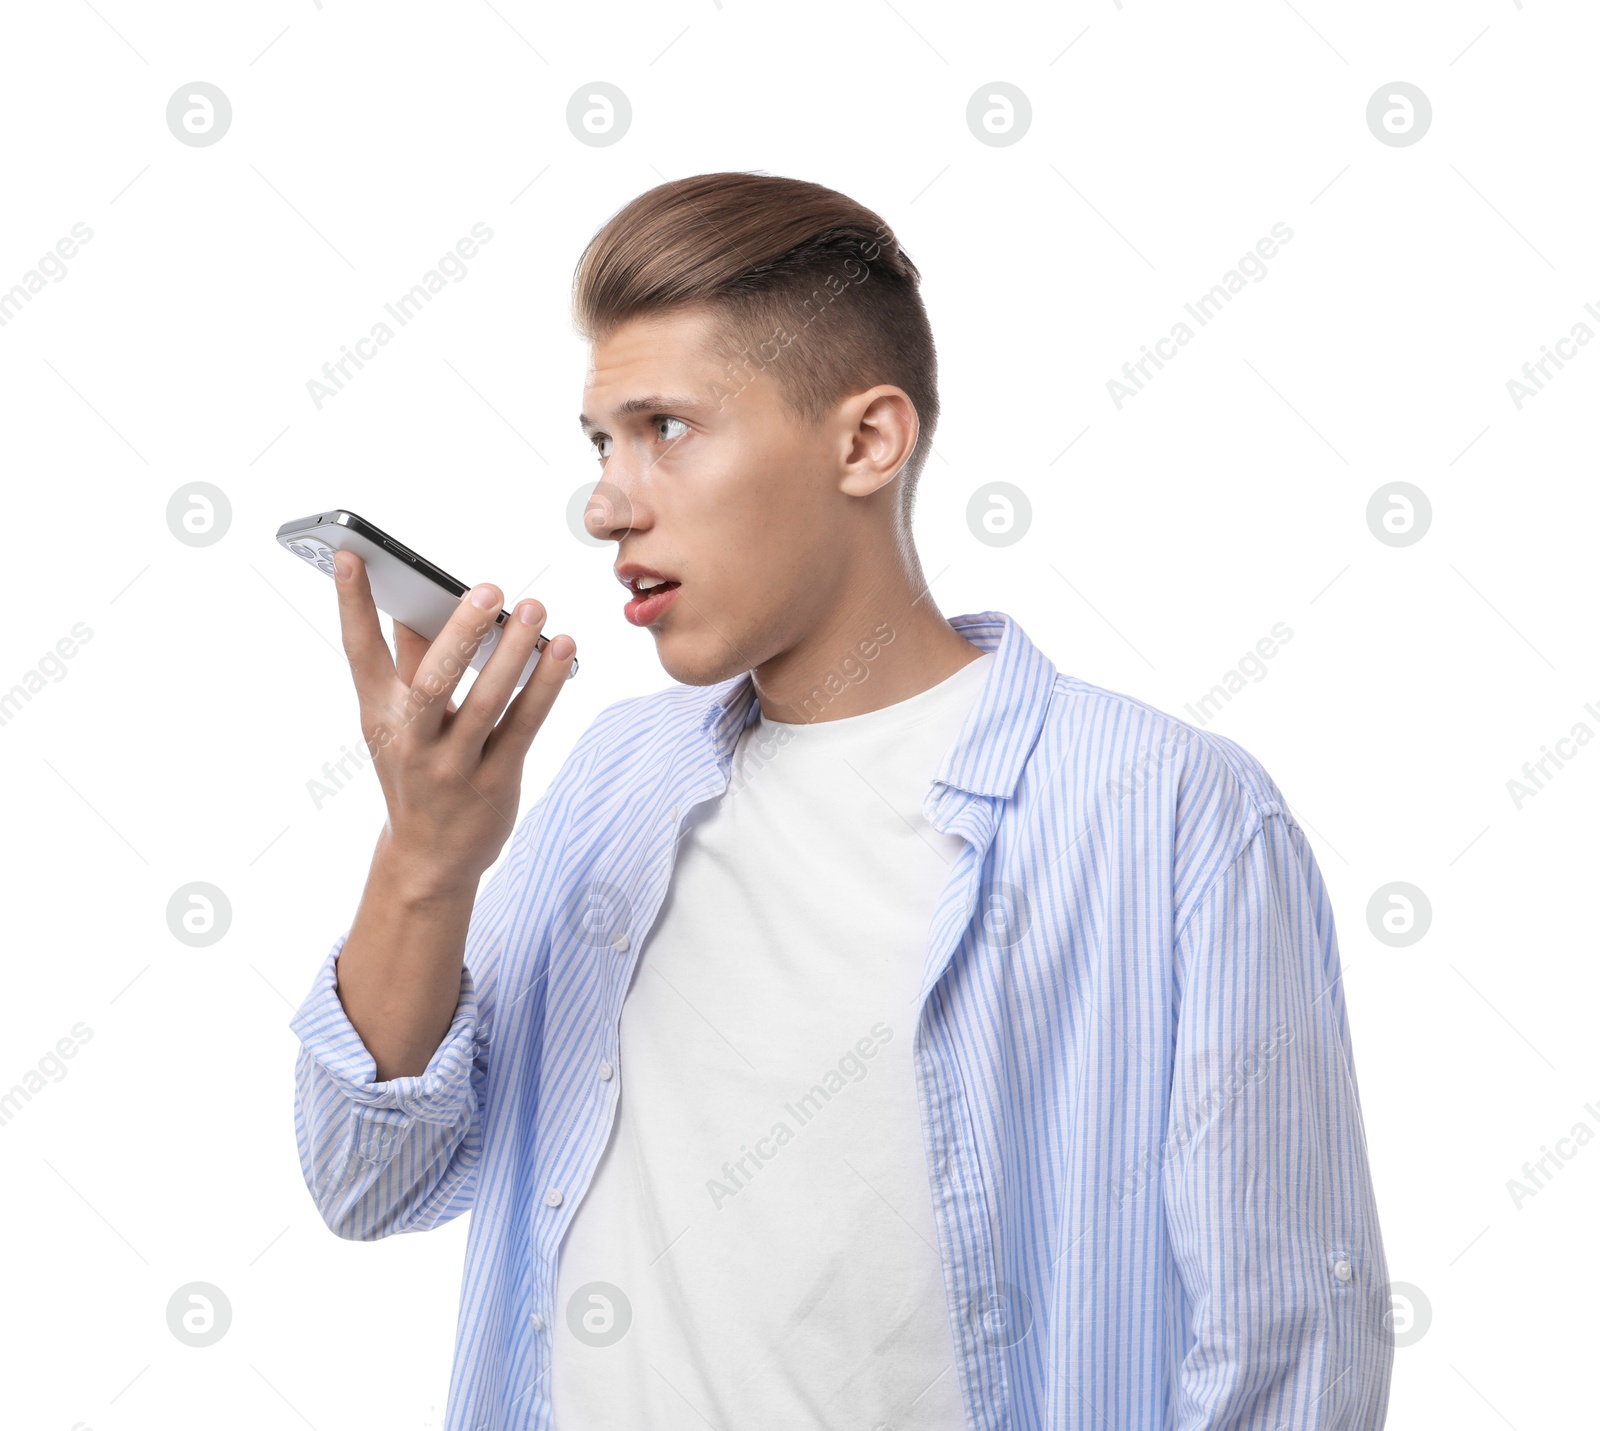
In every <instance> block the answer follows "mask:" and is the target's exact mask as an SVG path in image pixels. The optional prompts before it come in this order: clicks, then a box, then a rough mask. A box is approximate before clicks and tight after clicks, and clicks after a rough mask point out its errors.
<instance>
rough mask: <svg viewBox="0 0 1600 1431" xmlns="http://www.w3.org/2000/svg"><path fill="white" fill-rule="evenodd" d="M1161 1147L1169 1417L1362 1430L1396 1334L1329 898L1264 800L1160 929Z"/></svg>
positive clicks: (1194, 1426) (1380, 1417) (1376, 1405)
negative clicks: (1163, 1003)
mask: <svg viewBox="0 0 1600 1431" xmlns="http://www.w3.org/2000/svg"><path fill="white" fill-rule="evenodd" d="M1175 969H1176V980H1177V988H1176V990H1175V994H1176V999H1177V1008H1176V1031H1175V1032H1176V1037H1175V1043H1174V1062H1173V1077H1172V1092H1171V1099H1170V1102H1169V1106H1168V1115H1167V1120H1166V1131H1165V1139H1164V1144H1163V1150H1162V1152H1163V1156H1162V1200H1163V1210H1164V1213H1165V1218H1166V1226H1167V1232H1168V1245H1169V1248H1170V1251H1171V1255H1172V1258H1173V1261H1174V1264H1175V1270H1176V1275H1177V1279H1178V1285H1179V1287H1180V1288H1181V1295H1182V1300H1183V1301H1184V1302H1185V1303H1186V1305H1185V1306H1184V1307H1183V1308H1182V1316H1181V1319H1180V1318H1178V1317H1175V1318H1174V1323H1175V1325H1178V1326H1182V1327H1183V1328H1184V1330H1185V1332H1186V1333H1187V1334H1188V1337H1189V1340H1188V1341H1187V1344H1186V1351H1185V1353H1184V1355H1183V1358H1182V1364H1181V1367H1180V1368H1179V1373H1178V1385H1177V1387H1176V1388H1175V1396H1176V1407H1175V1410H1176V1416H1175V1418H1174V1420H1173V1422H1172V1423H1170V1424H1174V1425H1175V1426H1176V1427H1178V1428H1179V1431H1246V1428H1248V1431H1279V1428H1283V1427H1294V1428H1296V1431H1378V1428H1380V1427H1382V1425H1383V1422H1384V1417H1385V1414H1386V1412H1387V1408H1388V1400H1389V1382H1390V1375H1391V1371H1392V1367H1393V1360H1394V1343H1393V1339H1392V1337H1391V1336H1390V1335H1389V1333H1388V1330H1387V1322H1386V1320H1385V1314H1386V1313H1387V1311H1388V1290H1387V1284H1388V1269H1387V1266H1386V1263H1385V1259H1384V1252H1383V1243H1382V1239H1381V1236H1380V1234H1379V1229H1378V1216H1377V1207H1376V1200H1375V1197H1374V1194H1373V1187H1372V1178H1371V1172H1370V1169H1369V1167H1368V1161H1367V1145H1366V1135H1365V1130H1364V1127H1363V1124H1362V1118H1361V1106H1360V1100H1359V1097H1358V1094H1357V1089H1356V1079H1355V1069H1354V1060H1353V1056H1352V1052H1351V1042H1350V1031H1349V1027H1348V1023H1347V1020H1346V1013H1345V1000H1344V990H1343V983H1342V980H1341V970H1340V961H1339V948H1338V941H1337V938H1336V936H1335V932H1334V923H1333V911H1332V906H1331V903H1330V901H1329V898H1328V893H1327V890H1326V888H1325V887H1324V885H1323V881H1322V876H1321V872H1320V871H1319V870H1318V868H1317V865H1316V861H1315V859H1314V858H1313V856H1312V853H1311V849H1310V846H1309V844H1308V842H1307V840H1306V837H1305V835H1304V832H1303V831H1302V830H1301V829H1300V827H1299V826H1298V825H1297V824H1296V823H1294V821H1292V820H1291V819H1289V818H1288V817H1287V816H1285V815H1283V814H1282V813H1281V812H1274V813H1270V814H1268V815H1266V817H1265V818H1264V819H1263V820H1262V821H1261V824H1260V827H1259V828H1258V829H1257V830H1256V832H1255V833H1254V834H1253V835H1252V836H1251V838H1250V839H1249V840H1248V842H1247V843H1246V844H1245V845H1244V847H1243V848H1242V849H1241V850H1240V851H1239V853H1238V854H1237V856H1236V857H1234V858H1233V859H1231V861H1230V862H1229V863H1228V864H1227V865H1226V866H1225V867H1224V868H1223V869H1221V870H1220V871H1219V872H1218V874H1217V875H1216V877H1215V878H1214V879H1213V880H1212V882H1211V883H1210V885H1209V886H1208V888H1207V889H1206V890H1205V891H1204V892H1203V893H1202V894H1201V896H1200V897H1199V898H1198V900H1197V901H1196V902H1195V905H1194V907H1193V908H1192V909H1191V910H1189V911H1188V913H1187V915H1186V916H1185V918H1184V922H1183V925H1182V927H1181V928H1180V929H1179V930H1178V932H1177V935H1176V945H1175Z"/></svg>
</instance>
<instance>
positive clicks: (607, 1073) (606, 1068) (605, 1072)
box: [600, 1063, 612, 1079]
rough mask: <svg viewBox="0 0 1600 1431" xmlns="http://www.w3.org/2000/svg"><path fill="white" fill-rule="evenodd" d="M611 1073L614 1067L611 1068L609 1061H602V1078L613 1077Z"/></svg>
mask: <svg viewBox="0 0 1600 1431" xmlns="http://www.w3.org/2000/svg"><path fill="white" fill-rule="evenodd" d="M611 1073H612V1068H611V1065H610V1064H609V1063H602V1064H601V1065H600V1077H601V1078H604V1079H609V1078H610V1077H611Z"/></svg>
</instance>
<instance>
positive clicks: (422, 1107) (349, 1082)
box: [289, 935, 478, 1123]
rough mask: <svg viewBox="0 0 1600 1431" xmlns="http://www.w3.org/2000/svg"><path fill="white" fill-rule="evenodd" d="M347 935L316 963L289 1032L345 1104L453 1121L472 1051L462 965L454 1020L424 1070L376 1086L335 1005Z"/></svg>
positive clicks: (363, 1049) (471, 1011)
mask: <svg viewBox="0 0 1600 1431" xmlns="http://www.w3.org/2000/svg"><path fill="white" fill-rule="evenodd" d="M347 937H348V936H346V935H341V936H340V937H339V939H338V940H337V942H335V944H334V946H333V948H332V949H331V950H330V951H329V952H328V956H327V958H325V959H324V960H323V961H322V964H321V967H320V968H318V970H317V974H316V978H315V979H314V980H313V981H312V984H311V992H310V993H309V994H307V995H306V998H305V1002H304V1003H302V1004H301V1005H300V1007H299V1009H298V1010H297V1011H296V1012H295V1015H294V1017H293V1018H292V1019H290V1021H289V1027H290V1029H291V1030H292V1031H293V1032H294V1033H295V1034H296V1035H297V1036H298V1037H299V1039H300V1042H301V1044H302V1045H303V1046H304V1048H305V1050H306V1052H307V1053H309V1054H310V1055H311V1057H312V1058H314V1059H315V1060H316V1062H317V1063H318V1064H319V1065H320V1066H321V1068H322V1069H323V1071H324V1072H325V1073H326V1074H327V1076H328V1077H329V1078H330V1079H332V1081H333V1082H334V1084H335V1085H336V1086H337V1087H338V1088H339V1090H340V1092H342V1093H343V1094H344V1096H345V1097H346V1098H347V1099H349V1100H350V1102H352V1103H356V1104H360V1105H362V1106H363V1107H366V1108H391V1109H394V1110H396V1111H397V1112H399V1113H403V1114H407V1115H409V1116H411V1117H413V1118H420V1119H422V1120H423V1121H424V1122H428V1123H453V1122H455V1121H456V1120H457V1119H458V1118H459V1117H460V1116H461V1109H462V1107H463V1105H464V1104H465V1103H466V1102H467V1101H468V1099H469V1098H470V1096H471V1095H470V1091H469V1090H470V1088H471V1083H472V1063H473V1057H474V1054H475V1051H476V1049H475V1044H476V1034H477V1023H478V1000H477V995H476V993H475V991H474V988H473V983H472V972H471V970H469V969H468V968H467V967H466V966H465V965H463V966H462V969H461V997H460V1000H459V1001H458V1003H457V1004H456V1012H455V1018H454V1019H453V1020H452V1021H451V1024H450V1028H449V1031H448V1032H447V1033H446V1034H445V1036H444V1038H443V1040H442V1041H441V1042H440V1044H439V1047H438V1048H437V1049H436V1050H435V1051H434V1055H433V1057H432V1058H431V1059H429V1060H428V1066H427V1067H426V1068H425V1069H423V1071H422V1072H421V1073H419V1074H416V1075H414V1076H412V1077H409V1078H391V1079H388V1080H386V1081H382V1082H380V1081H378V1079H377V1071H378V1066H377V1064H376V1063H375V1062H374V1061H373V1057H372V1055H371V1054H370V1053H369V1052H368V1051H367V1046H366V1045H365V1044H364V1043H362V1041H361V1035H360V1034H358V1033H357V1032H356V1030H355V1027H354V1025H352V1024H351V1022H350V1020H349V1018H348V1017H347V1016H346V1014H345V1011H344V1005H343V1004H342V1003H341V1002H340V1001H339V988H338V982H337V975H336V966H337V964H338V959H339V953H340V951H341V950H342V949H343V948H344V942H345V939H346V938H347ZM386 1121H387V1120H386Z"/></svg>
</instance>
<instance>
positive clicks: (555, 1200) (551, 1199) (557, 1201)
mask: <svg viewBox="0 0 1600 1431" xmlns="http://www.w3.org/2000/svg"><path fill="white" fill-rule="evenodd" d="M544 1200H545V1201H546V1202H547V1203H549V1204H550V1206H551V1207H560V1206H561V1189H560V1188H551V1189H550V1191H549V1192H547V1193H546V1194H545V1195H544Z"/></svg>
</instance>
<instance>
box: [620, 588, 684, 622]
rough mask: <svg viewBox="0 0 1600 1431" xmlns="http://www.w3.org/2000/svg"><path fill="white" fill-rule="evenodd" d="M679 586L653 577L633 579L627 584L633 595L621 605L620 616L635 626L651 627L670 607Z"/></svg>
mask: <svg viewBox="0 0 1600 1431" xmlns="http://www.w3.org/2000/svg"><path fill="white" fill-rule="evenodd" d="M681 584H682V583H680V582H676V581H665V580H662V579H660V578H657V577H653V576H642V577H635V578H634V579H633V580H632V581H630V582H629V583H628V588H629V590H630V591H632V592H633V595H632V596H630V597H629V598H628V599H627V601H625V602H624V603H623V606H622V614H623V615H624V616H625V617H626V618H627V619H628V620H629V621H630V622H631V623H632V624H633V625H635V626H649V625H651V624H652V623H654V622H656V621H658V620H660V618H661V615H662V613H663V612H664V611H666V609H667V608H668V607H669V606H671V605H672V600H673V593H674V592H675V591H677V589H678V587H679V586H680V585H681Z"/></svg>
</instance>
